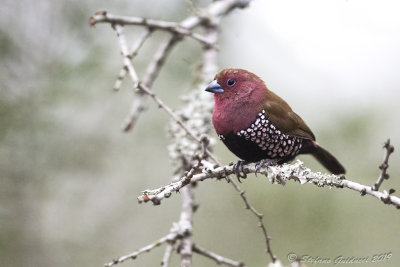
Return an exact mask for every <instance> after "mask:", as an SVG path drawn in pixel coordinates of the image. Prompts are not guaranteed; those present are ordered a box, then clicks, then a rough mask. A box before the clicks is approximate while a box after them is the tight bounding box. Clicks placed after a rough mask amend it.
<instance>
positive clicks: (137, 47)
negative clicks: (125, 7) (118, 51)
mask: <svg viewBox="0 0 400 267" xmlns="http://www.w3.org/2000/svg"><path fill="white" fill-rule="evenodd" d="M152 32H153V31H151V30H148V29H146V31H145V32H144V34H143V35H142V36H141V37H140V38H139V40H138V41H137V42H136V43H134V44H133V45H132V48H131V52H130V53H129V59H130V60H133V59H134V58H135V57H136V55H137V54H138V53H139V50H140V48H142V46H143V44H144V42H145V41H146V40H147V39H148V38H149V37H150V36H151V34H152ZM126 74H127V70H126V68H125V67H123V68H122V69H121V70H120V71H119V74H118V77H117V80H116V81H115V84H114V87H113V90H114V91H119V89H120V88H121V85H122V81H123V80H124V79H125V76H126Z"/></svg>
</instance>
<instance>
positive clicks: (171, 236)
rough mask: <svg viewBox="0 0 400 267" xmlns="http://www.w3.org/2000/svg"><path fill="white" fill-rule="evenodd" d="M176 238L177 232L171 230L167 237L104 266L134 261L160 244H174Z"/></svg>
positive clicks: (108, 266)
mask: <svg viewBox="0 0 400 267" xmlns="http://www.w3.org/2000/svg"><path fill="white" fill-rule="evenodd" d="M177 238H178V232H173V231H172V230H171V232H170V233H169V234H168V235H166V236H164V237H161V238H160V239H158V240H157V241H155V242H154V243H152V244H149V245H147V246H145V247H143V248H140V249H138V250H135V251H134V252H132V253H130V254H128V255H125V256H122V257H119V258H118V259H115V260H113V261H112V262H109V263H106V264H105V265H104V266H106V267H110V266H113V265H116V264H119V263H122V262H124V261H126V260H129V259H131V260H134V259H136V257H137V256H139V255H140V254H142V253H144V252H149V251H151V250H152V249H154V248H156V247H158V246H160V245H162V244H163V243H165V242H174V240H176V239H177Z"/></svg>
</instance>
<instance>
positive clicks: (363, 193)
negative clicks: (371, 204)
mask: <svg viewBox="0 0 400 267" xmlns="http://www.w3.org/2000/svg"><path fill="white" fill-rule="evenodd" d="M360 193H361V196H365V194H367V190H366V189H365V188H363V189H361V191H360Z"/></svg>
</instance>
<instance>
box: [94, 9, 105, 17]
mask: <svg viewBox="0 0 400 267" xmlns="http://www.w3.org/2000/svg"><path fill="white" fill-rule="evenodd" d="M94 14H95V15H103V16H105V15H107V11H105V10H99V11H96V12H95V13H94Z"/></svg>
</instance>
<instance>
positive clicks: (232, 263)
mask: <svg viewBox="0 0 400 267" xmlns="http://www.w3.org/2000/svg"><path fill="white" fill-rule="evenodd" d="M193 252H196V253H197V254H200V255H203V256H205V257H207V258H210V259H212V260H214V261H215V262H216V263H217V264H218V265H219V264H225V265H227V266H232V267H243V266H245V265H244V263H243V262H238V261H234V260H231V259H228V258H225V257H223V256H221V255H218V254H216V253H214V252H212V251H208V250H205V249H204V248H201V247H199V246H197V245H195V244H194V245H193Z"/></svg>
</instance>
